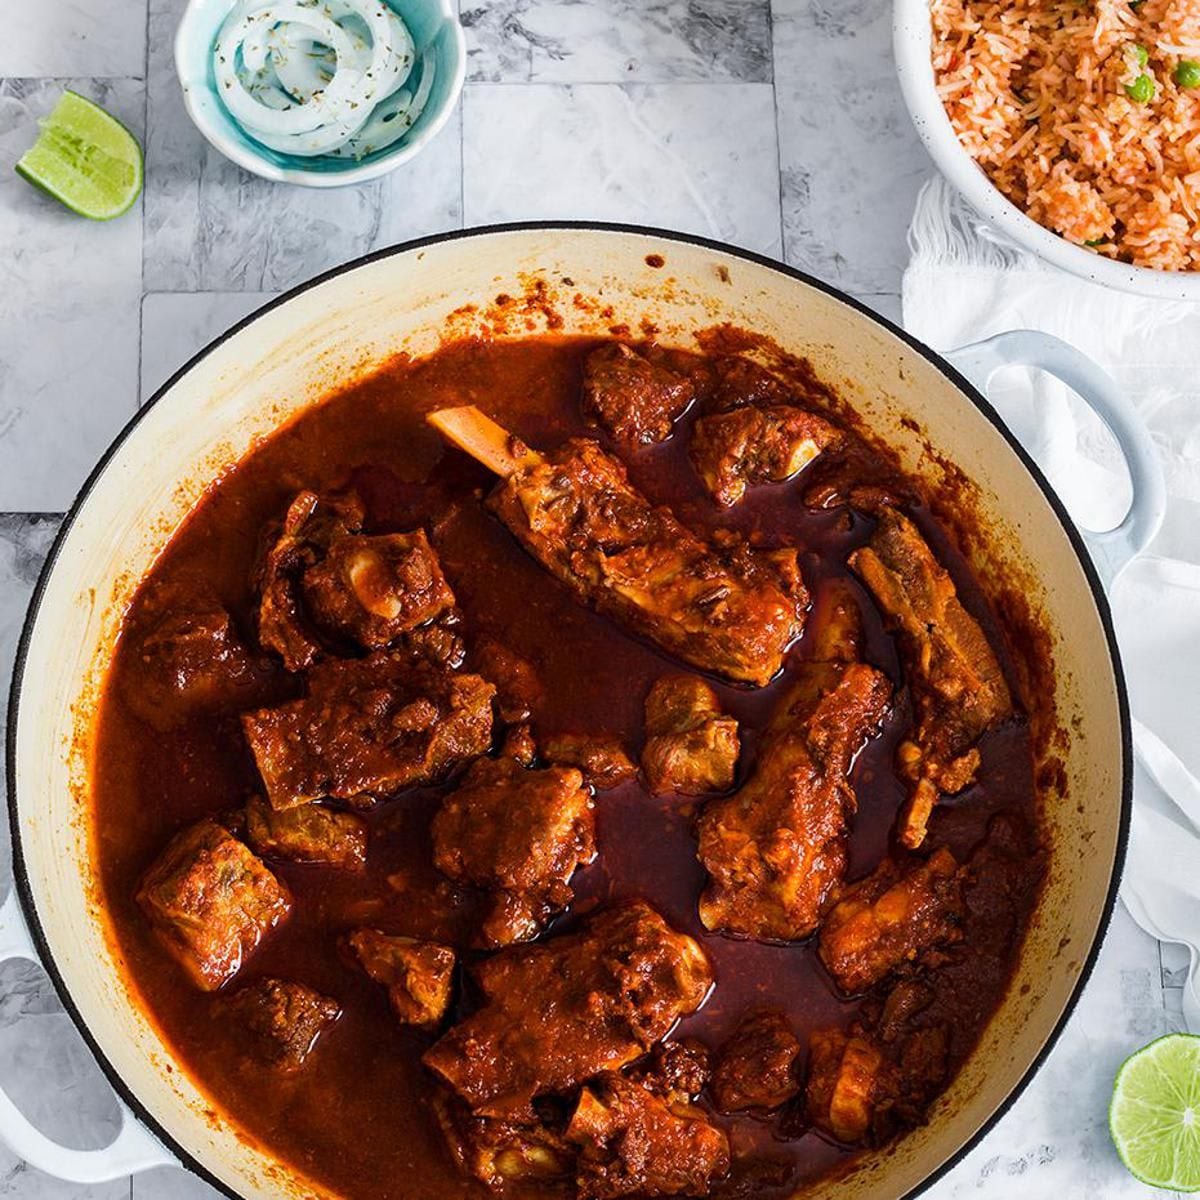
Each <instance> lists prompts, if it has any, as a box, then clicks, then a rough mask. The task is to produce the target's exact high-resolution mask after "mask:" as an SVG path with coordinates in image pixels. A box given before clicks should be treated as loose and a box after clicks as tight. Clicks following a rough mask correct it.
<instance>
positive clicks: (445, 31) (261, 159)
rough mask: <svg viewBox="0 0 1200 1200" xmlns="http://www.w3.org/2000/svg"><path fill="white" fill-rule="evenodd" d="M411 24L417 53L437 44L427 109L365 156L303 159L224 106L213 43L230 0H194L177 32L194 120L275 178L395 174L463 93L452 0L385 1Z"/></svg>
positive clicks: (336, 182) (221, 146) (463, 52)
mask: <svg viewBox="0 0 1200 1200" xmlns="http://www.w3.org/2000/svg"><path fill="white" fill-rule="evenodd" d="M388 3H390V4H391V6H392V8H393V9H395V11H396V12H397V14H398V15H399V16H400V19H401V20H402V21H403V22H404V23H405V25H407V26H408V30H409V32H410V33H411V34H412V38H413V42H414V43H415V44H416V47H417V53H418V54H421V53H423V52H424V50H425V49H426V48H427V47H432V48H433V51H434V54H435V55H436V56H437V74H436V76H435V77H434V82H433V90H432V91H431V92H430V95H429V102H428V103H427V104H426V105H425V111H424V112H422V113H421V115H420V116H419V117H418V118H417V120H416V123H415V124H414V125H413V127H412V128H411V129H410V130H409V131H408V132H407V133H406V134H405V135H404V136H403V137H402V138H400V139H399V140H397V141H395V142H393V143H392V144H391V145H390V146H385V147H383V149H381V150H376V151H375V152H374V153H373V154H368V155H366V156H365V157H364V158H362V159H359V160H357V161H356V160H354V159H352V158H334V157H332V156H330V157H323V158H302V157H300V156H299V155H295V154H280V153H279V152H278V151H276V150H272V149H270V148H269V147H267V146H263V145H261V144H260V143H259V142H256V141H255V140H254V139H253V138H252V137H250V136H249V134H247V133H244V132H243V131H242V128H241V126H240V125H238V124H237V122H236V121H234V120H233V118H232V117H231V116H230V115H229V114H228V113H227V112H226V111H225V106H224V105H223V104H222V103H221V101H220V99H219V98H218V96H217V85H216V81H215V79H214V77H213V65H212V48H213V43H214V42H215V41H216V38H217V33H218V31H219V30H220V28H221V23H222V22H223V21H224V20H225V17H226V16H227V15H228V13H229V11H230V9H231V8H232V7H233V0H189V3H188V6H187V8H186V9H185V11H184V14H183V19H182V20H181V21H180V22H179V29H178V31H177V32H176V34H175V71H176V74H178V76H179V82H180V84H181V86H182V87H183V103H184V106H185V107H186V108H187V111H188V116H189V117H191V119H192V123H193V124H194V125H195V126H196V128H197V129H198V130H199V131H200V132H201V133H202V134H203V135H204V137H205V139H206V140H207V141H208V142H209V143H210V144H211V145H213V146H215V147H216V148H217V149H218V150H219V151H220V152H221V153H222V154H224V155H225V157H226V158H228V159H231V160H232V161H233V162H235V163H237V164H238V166H240V167H245V169H246V170H247V171H252V172H253V173H254V174H255V175H261V176H262V177H263V178H264V179H272V180H274V181H275V182H277V183H298V184H301V185H303V186H304V187H344V186H346V185H347V184H352V183H364V182H365V181H366V180H368V179H377V178H378V177H379V176H380V175H385V174H387V172H388V171H394V170H395V169H396V168H397V167H398V166H400V165H401V164H402V163H406V162H408V161H409V159H411V158H415V157H416V156H417V155H418V154H420V152H421V150H422V148H423V147H424V146H425V145H426V143H428V142H429V141H430V140H431V139H432V138H433V137H435V136H436V134H437V132H438V130H439V129H441V128H442V126H443V125H445V124H446V122H447V121H448V120H449V118H450V114H451V113H452V112H453V111H454V106H455V105H456V104H457V103H458V98H459V96H460V95H461V94H462V87H463V79H464V78H465V76H466V68H467V49H466V41H465V39H464V37H463V30H462V25H461V24H460V23H459V21H458V17H457V15H456V14H455V13H454V11H453V9H452V8H451V6H450V0H388Z"/></svg>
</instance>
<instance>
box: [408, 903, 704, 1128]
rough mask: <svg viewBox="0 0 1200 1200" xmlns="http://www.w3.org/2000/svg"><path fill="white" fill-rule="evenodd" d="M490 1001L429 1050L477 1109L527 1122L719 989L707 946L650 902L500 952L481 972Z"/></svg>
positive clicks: (640, 1050)
mask: <svg viewBox="0 0 1200 1200" xmlns="http://www.w3.org/2000/svg"><path fill="white" fill-rule="evenodd" d="M476 975H477V978H478V982H479V985H480V988H481V990H482V992H483V995H484V999H485V1002H484V1004H483V1006H482V1007H481V1008H480V1009H479V1010H478V1011H477V1012H475V1013H474V1014H472V1015H471V1016H469V1017H467V1018H466V1020H464V1021H462V1022H460V1023H459V1024H458V1025H456V1026H454V1027H453V1028H452V1029H451V1030H450V1031H449V1032H448V1033H446V1034H445V1035H444V1036H443V1037H442V1039H441V1040H440V1041H439V1042H438V1043H437V1044H436V1045H434V1046H433V1047H432V1048H431V1049H430V1050H429V1051H427V1052H426V1054H425V1059H424V1062H425V1065H426V1066H427V1067H429V1068H430V1069H431V1070H432V1071H434V1072H435V1073H436V1074H437V1075H439V1076H440V1077H441V1078H442V1079H444V1080H445V1081H446V1082H447V1083H448V1084H450V1086H451V1087H452V1088H454V1090H455V1091H456V1092H458V1094H459V1095H460V1096H461V1097H462V1098H463V1099H464V1100H465V1101H466V1102H467V1103H468V1104H469V1105H470V1106H471V1107H472V1108H473V1109H474V1110H475V1111H476V1112H478V1113H479V1114H481V1115H482V1116H488V1117H503V1118H507V1119H512V1120H528V1119H529V1117H530V1114H531V1112H532V1107H531V1101H532V1099H533V1097H534V1096H537V1095H540V1094H542V1093H544V1092H564V1091H567V1090H569V1089H570V1088H573V1087H576V1086H578V1085H579V1084H580V1083H582V1082H583V1081H584V1080H585V1079H588V1078H590V1077H591V1076H593V1075H595V1074H597V1073H598V1072H600V1071H603V1070H607V1069H616V1068H619V1067H621V1066H623V1065H625V1064H627V1063H630V1062H633V1061H634V1060H635V1059H637V1058H639V1057H641V1056H642V1055H643V1054H645V1053H646V1051H647V1050H648V1049H649V1048H650V1047H651V1046H653V1045H654V1043H655V1042H657V1041H661V1040H662V1038H663V1037H665V1036H666V1034H667V1033H668V1032H669V1031H670V1029H671V1027H672V1026H673V1025H674V1024H675V1022H676V1021H677V1020H678V1019H679V1018H680V1017H682V1016H685V1015H687V1014H688V1013H692V1012H695V1011H696V1009H698V1008H699V1007H700V1005H701V1004H702V1003H703V1001H704V999H705V997H706V996H707V995H708V991H709V988H710V987H711V986H712V970H711V968H710V966H709V963H708V960H707V958H706V957H705V955H704V952H703V951H702V950H701V949H700V947H699V945H698V944H697V943H696V942H695V941H693V940H692V939H691V938H690V937H687V936H686V935H685V934H682V933H677V932H676V931H675V930H674V929H672V928H671V927H670V926H669V925H668V924H667V923H666V921H664V920H663V919H662V917H661V916H659V915H658V913H656V912H655V911H654V909H652V908H651V907H650V906H649V905H647V904H644V903H642V902H640V901H638V902H633V903H629V904H624V905H619V906H617V907H614V908H609V909H605V910H603V911H601V912H599V913H596V914H594V915H593V916H591V917H589V918H588V919H587V920H586V921H585V922H584V923H583V925H582V926H581V927H580V928H579V930H578V931H576V932H574V933H570V934H565V935H562V936H560V937H553V938H550V939H549V940H548V941H546V942H543V943H541V944H540V945H535V946H526V947H520V948H516V947H514V948H511V949H508V950H502V951H501V952H500V953H499V954H496V955H494V956H493V957H491V958H489V959H487V960H486V961H484V962H483V963H481V964H480V965H479V967H478V968H477V969H476Z"/></svg>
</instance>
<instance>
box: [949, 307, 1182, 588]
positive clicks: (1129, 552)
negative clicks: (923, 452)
mask: <svg viewBox="0 0 1200 1200" xmlns="http://www.w3.org/2000/svg"><path fill="white" fill-rule="evenodd" d="M944 357H945V358H946V360H947V361H948V362H949V363H950V365H951V366H953V367H955V368H956V369H957V370H958V371H960V372H962V374H963V375H965V376H966V377H967V379H969V380H970V381H971V383H973V384H974V385H975V386H976V387H977V388H978V389H979V390H980V391H981V392H983V393H984V395H986V394H987V386H988V383H989V382H990V381H991V378H992V376H993V375H995V373H996V372H997V371H999V370H1000V368H1001V367H1010V366H1026V367H1040V368H1041V369H1042V370H1043V371H1048V372H1049V373H1050V374H1051V375H1053V376H1055V378H1057V379H1061V380H1062V382H1063V383H1065V384H1066V385H1067V386H1068V387H1069V388H1072V389H1073V390H1074V391H1075V392H1077V393H1078V394H1079V396H1080V397H1081V398H1082V400H1083V401H1084V403H1086V404H1087V405H1088V407H1089V408H1091V410H1092V411H1093V412H1094V413H1095V414H1096V415H1097V416H1098V417H1099V418H1100V419H1101V420H1102V421H1103V422H1104V424H1105V425H1107V426H1108V429H1109V432H1110V433H1111V434H1112V435H1113V437H1114V438H1116V439H1117V445H1118V446H1119V447H1120V449H1121V453H1122V454H1123V455H1124V456H1125V463H1126V465H1127V466H1128V467H1129V478H1130V480H1131V481H1132V483H1133V500H1132V502H1131V503H1130V505H1129V511H1128V512H1127V513H1126V514H1125V517H1124V519H1123V520H1122V521H1121V523H1120V524H1119V525H1118V526H1117V527H1116V528H1115V529H1109V530H1106V531H1104V532H1097V531H1096V530H1092V529H1082V528H1081V529H1080V531H1079V532H1080V533H1081V534H1082V535H1083V540H1084V541H1085V542H1086V543H1087V547H1088V550H1089V551H1090V552H1091V556H1092V561H1093V562H1094V563H1095V564H1096V570H1097V571H1098V572H1099V573H1100V577H1101V580H1102V581H1103V583H1104V586H1105V588H1106V589H1111V587H1112V585H1113V583H1114V582H1115V581H1116V578H1117V576H1118V575H1120V573H1121V572H1122V571H1123V570H1124V569H1125V567H1126V566H1128V564H1129V563H1130V562H1131V561H1132V560H1133V559H1134V558H1136V557H1137V556H1138V555H1139V554H1140V553H1141V552H1142V551H1143V550H1145V548H1146V547H1147V546H1148V545H1149V544H1150V542H1151V541H1152V540H1153V538H1154V536H1155V534H1157V533H1158V531H1159V529H1160V528H1161V527H1162V523H1163V516H1164V514H1165V512H1166V507H1167V485H1166V479H1165V477H1164V475H1163V468H1162V462H1161V460H1160V459H1159V456H1158V451H1157V450H1156V449H1155V446H1154V441H1153V439H1152V438H1151V437H1150V431H1149V430H1148V429H1147V428H1146V424H1145V422H1144V421H1143V420H1142V418H1141V416H1140V415H1139V414H1138V412H1137V410H1136V409H1135V408H1134V407H1133V405H1132V404H1131V403H1130V402H1129V400H1128V399H1127V398H1126V396H1125V393H1124V392H1122V391H1121V389H1120V388H1119V387H1118V386H1117V383H1116V380H1114V379H1113V377H1112V376H1111V375H1109V374H1108V372H1107V371H1105V370H1103V368H1101V367H1100V366H1099V365H1097V364H1096V363H1094V362H1093V361H1092V360H1091V359H1090V358H1088V357H1087V356H1086V355H1084V354H1081V353H1080V352H1079V351H1078V350H1076V349H1075V347H1074V346H1070V345H1068V344H1067V343H1066V342H1064V341H1063V340H1062V339H1061V338H1056V337H1052V336H1051V335H1050V334H1048V333H1037V332H1035V331H1033V330H1030V329H1018V330H1013V331H1012V332H1011V333H999V334H997V335H996V336H995V337H990V338H988V339H987V340H986V341H982V342H973V343H972V344H971V345H969V346H963V347H961V348H960V349H958V350H952V351H950V353H948V354H946V355H945V356H944Z"/></svg>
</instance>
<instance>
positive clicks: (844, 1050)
mask: <svg viewBox="0 0 1200 1200" xmlns="http://www.w3.org/2000/svg"><path fill="white" fill-rule="evenodd" d="M896 1088H897V1079H896V1073H895V1069H894V1067H893V1066H892V1065H891V1064H890V1063H889V1062H888V1061H887V1059H886V1058H885V1057H884V1054H883V1051H882V1050H881V1049H880V1048H879V1046H878V1045H877V1044H876V1043H875V1041H874V1040H873V1039H872V1038H870V1037H869V1036H867V1035H866V1034H848V1033H846V1032H844V1031H843V1030H841V1029H822V1030H817V1031H815V1032H814V1033H813V1035H812V1037H811V1038H810V1039H809V1043H808V1088H807V1092H806V1097H805V1098H806V1101H807V1105H808V1116H809V1120H811V1121H812V1123H813V1124H814V1125H816V1126H817V1127H818V1128H819V1129H823V1130H825V1132H826V1133H830V1134H832V1135H833V1136H834V1137H835V1138H837V1140H838V1141H839V1142H845V1143H847V1144H848V1145H854V1144H856V1143H859V1142H864V1141H867V1140H868V1138H869V1137H870V1135H871V1134H872V1131H873V1128H874V1124H875V1120H876V1114H877V1110H879V1108H880V1107H881V1106H882V1105H883V1104H885V1103H887V1102H888V1101H889V1100H890V1099H891V1098H893V1097H894V1095H895V1093H896Z"/></svg>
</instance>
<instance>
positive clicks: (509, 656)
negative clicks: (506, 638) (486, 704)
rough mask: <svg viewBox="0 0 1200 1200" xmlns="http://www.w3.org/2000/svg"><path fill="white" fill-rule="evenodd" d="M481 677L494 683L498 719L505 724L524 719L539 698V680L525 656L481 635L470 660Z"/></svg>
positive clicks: (531, 713) (528, 716) (540, 690)
mask: <svg viewBox="0 0 1200 1200" xmlns="http://www.w3.org/2000/svg"><path fill="white" fill-rule="evenodd" d="M471 661H472V663H473V665H474V667H475V669H476V670H477V671H478V672H479V674H480V675H482V676H483V677H484V679H486V680H488V681H489V682H491V683H494V684H495V685H496V700H497V708H498V710H499V713H500V719H501V720H502V721H505V722H507V723H509V724H513V723H514V722H519V721H528V720H529V718H530V717H531V716H533V711H534V709H535V708H536V707H537V705H538V703H539V702H540V700H541V698H542V683H541V680H540V679H538V676H537V671H535V670H534V667H533V664H532V663H531V662H529V661H528V659H524V658H522V657H521V656H520V655H519V654H516V653H515V652H514V651H512V650H510V649H509V648H508V647H507V646H504V645H502V644H501V643H500V642H497V641H496V640H495V639H494V638H484V639H483V640H482V641H481V642H480V643H479V645H478V646H477V647H476V649H475V654H474V658H473V659H472V660H471Z"/></svg>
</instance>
